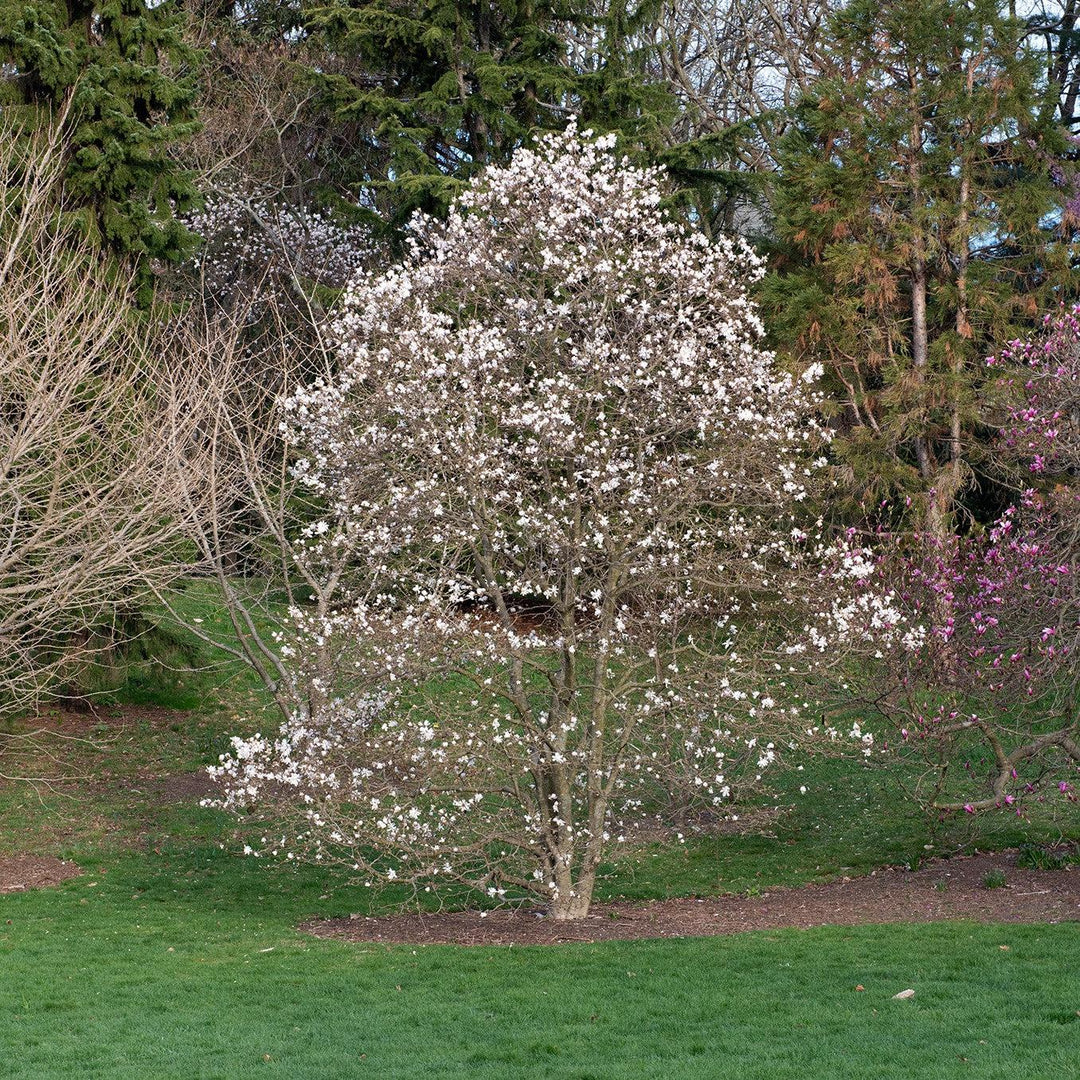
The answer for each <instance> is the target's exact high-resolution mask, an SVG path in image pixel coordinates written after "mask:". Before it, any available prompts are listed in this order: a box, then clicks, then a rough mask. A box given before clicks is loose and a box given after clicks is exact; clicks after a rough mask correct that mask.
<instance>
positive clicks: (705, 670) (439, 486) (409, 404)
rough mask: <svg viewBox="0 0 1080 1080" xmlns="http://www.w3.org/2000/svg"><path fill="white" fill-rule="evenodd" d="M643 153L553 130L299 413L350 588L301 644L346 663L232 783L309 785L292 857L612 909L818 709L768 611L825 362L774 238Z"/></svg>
mask: <svg viewBox="0 0 1080 1080" xmlns="http://www.w3.org/2000/svg"><path fill="white" fill-rule="evenodd" d="M611 147H612V142H611V141H610V140H607V139H601V140H590V139H589V138H588V137H587V136H585V135H582V136H579V135H578V134H577V132H576V131H574V130H571V131H569V132H568V133H566V134H565V135H560V136H557V137H549V138H546V139H545V140H544V141H543V142H541V143H540V145H539V147H538V148H537V149H536V150H522V151H519V152H518V153H517V154H516V155H515V156H514V158H513V160H512V162H511V163H510V165H509V166H507V167H506V168H502V169H495V168H492V169H488V170H486V171H485V172H484V173H483V174H482V175H481V176H480V177H479V178H478V179H477V180H475V181H474V182H473V183H472V184H471V185H470V187H469V188H468V190H467V191H466V192H465V193H464V194H463V195H462V196H461V197H460V198H459V199H458V200H457V202H456V203H455V204H454V205H453V206H452V207H451V210H450V213H449V216H448V218H447V219H446V221H445V222H436V221H434V220H429V219H423V218H422V219H419V220H418V221H417V222H416V223H415V227H414V230H413V242H412V255H411V257H410V258H409V259H408V260H407V261H405V262H404V263H403V264H401V265H398V266H393V267H391V268H390V269H388V270H386V271H385V272H381V273H370V274H366V275H361V276H359V277H357V278H356V279H355V280H354V281H353V282H352V284H351V285H350V286H349V288H348V290H347V291H346V295H345V298H344V302H343V304H342V306H341V308H340V310H339V312H338V314H337V318H336V323H335V328H334V332H335V334H336V340H337V342H338V351H339V358H340V370H339V372H338V374H337V375H336V376H334V377H333V378H330V379H326V380H324V381H321V382H317V383H315V384H313V385H311V386H308V387H306V388H303V389H300V390H298V391H297V392H296V393H295V394H294V395H293V396H292V398H291V400H290V401H289V402H288V403H287V423H288V425H289V428H290V430H291V431H292V432H293V435H294V438H295V439H296V442H297V445H298V446H299V448H300V453H301V455H302V459H301V460H300V461H299V463H298V465H297V471H298V474H299V475H300V476H302V477H303V479H304V480H305V482H306V483H307V484H308V485H309V487H310V488H311V490H313V491H314V492H316V493H318V494H319V495H320V496H321V497H322V498H323V499H325V501H326V504H327V506H328V508H329V510H328V514H327V517H326V518H325V519H324V520H322V521H320V522H319V523H318V524H317V525H316V526H314V527H313V528H311V529H310V530H309V531H308V533H307V535H306V536H305V538H304V540H303V542H302V544H301V548H300V557H301V558H302V559H303V560H305V561H307V563H308V564H309V565H317V564H320V563H325V564H327V565H331V564H333V565H341V566H343V567H345V569H344V571H343V573H344V574H345V576H346V578H347V582H348V593H349V601H348V603H347V604H342V605H340V606H337V607H335V608H334V609H333V610H325V609H324V610H321V611H317V610H311V609H307V610H298V611H296V612H295V615H294V626H295V629H294V633H293V635H292V638H291V640H289V641H288V642H287V643H286V646H285V650H286V654H287V656H288V657H289V658H291V660H292V662H294V663H295V664H297V665H299V666H303V665H304V664H305V663H308V661H309V658H310V657H313V656H323V655H326V654H327V649H326V646H327V643H328V642H337V643H340V647H337V646H335V650H336V651H335V650H331V652H332V654H333V655H334V656H335V657H337V659H336V660H335V661H334V663H332V664H330V665H328V666H324V667H323V668H321V669H320V668H319V667H318V665H315V666H314V667H313V668H312V669H311V671H310V673H309V684H310V686H311V687H312V694H311V697H310V702H311V704H310V706H309V707H306V708H305V709H302V710H300V711H298V712H297V713H296V715H294V716H293V717H292V718H290V719H289V720H288V721H287V722H286V723H285V724H284V726H283V727H282V729H281V731H280V732H279V733H278V734H277V735H276V736H275V737H273V738H263V737H256V738H255V739H250V740H247V741H241V740H237V742H236V745H235V749H234V752H233V754H232V755H230V756H227V757H226V758H225V759H224V760H223V762H222V764H221V766H220V768H219V769H218V770H216V771H217V774H218V776H220V777H221V778H222V779H223V780H224V781H225V782H226V784H227V787H228V792H229V793H228V799H227V802H228V805H231V806H242V805H246V804H249V803H253V802H258V801H260V800H265V799H268V798H269V799H271V800H277V801H278V802H279V806H278V807H277V813H278V817H277V818H276V819H275V820H276V822H277V827H276V829H275V831H274V832H272V833H271V832H269V831H268V834H267V837H266V842H265V844H264V845H262V849H265V850H268V851H271V852H277V853H279V854H281V853H284V854H287V855H289V856H290V857H301V858H308V859H314V860H322V861H340V862H343V863H344V864H345V865H347V866H349V867H352V868H353V869H355V870H356V871H357V872H358V873H360V874H361V875H362V876H363V877H364V879H365V880H367V881H370V882H372V883H377V882H379V881H393V880H398V881H408V882H411V883H413V884H414V885H415V887H417V888H424V889H431V888H437V887H438V886H439V884H440V883H442V882H464V883H466V884H468V885H470V886H472V887H474V888H477V889H481V890H484V891H485V892H486V893H487V894H488V895H489V896H491V897H494V898H499V897H502V896H504V895H507V894H514V895H522V894H532V895H535V896H537V897H539V898H541V899H542V900H543V901H544V902H546V903H547V904H548V905H549V907H550V910H551V912H552V914H553V915H554V916H555V917H556V918H575V917H580V916H583V915H585V914H586V913H587V911H588V907H589V903H590V900H591V896H592V891H593V887H594V884H595V881H596V876H597V872H598V870H599V868H600V865H601V862H602V861H603V860H604V859H605V858H606V857H607V856H609V855H610V853H611V851H612V849H613V847H615V846H616V845H618V844H620V843H623V842H626V841H629V840H632V839H634V838H635V837H639V836H641V835H643V834H645V833H649V832H650V831H653V832H654V831H655V829H656V828H657V827H668V828H671V827H672V823H673V822H678V821H692V820H694V818H695V814H696V815H698V816H699V819H700V815H708V814H712V815H714V816H715V815H716V814H718V813H720V812H722V810H723V807H724V805H725V803H726V802H727V800H728V799H729V798H730V797H731V792H732V789H733V787H734V786H735V785H736V784H738V783H741V782H744V781H749V782H753V780H754V779H755V778H756V777H758V776H760V774H761V772H762V771H763V770H764V769H766V768H767V767H768V766H769V765H770V764H771V763H772V762H773V761H774V760H775V758H776V756H777V754H778V753H779V752H780V750H781V748H782V747H784V746H787V745H788V744H789V743H790V742H791V741H792V739H793V738H794V733H795V732H796V730H797V729H798V728H799V727H800V725H801V723H802V722H801V721H800V719H799V717H798V716H797V714H796V712H795V710H794V708H793V707H792V706H791V705H790V704H788V703H787V702H786V701H784V700H781V699H780V692H781V691H782V689H783V687H782V686H780V685H778V684H776V683H774V682H773V683H771V682H768V681H766V679H765V678H764V677H762V675H761V674H760V672H757V671H755V666H756V665H757V664H758V663H759V662H760V656H757V655H755V654H754V653H753V651H750V650H747V651H744V650H742V649H741V648H740V645H739V642H740V635H739V633H737V632H736V629H735V622H736V621H737V620H738V619H747V618H748V617H752V613H753V610H754V606H755V604H756V603H757V600H758V598H760V597H762V596H766V595H767V596H769V597H770V598H771V601H773V602H775V598H776V596H777V595H780V596H781V597H784V596H786V597H787V598H788V599H789V600H791V599H792V598H794V597H795V595H796V590H794V589H793V588H792V586H791V580H790V579H791V576H792V574H794V573H795V572H796V571H797V564H798V562H799V560H800V558H802V557H803V556H802V555H801V554H800V551H801V548H802V546H803V545H802V541H803V540H804V537H805V534H804V533H803V532H802V531H801V527H800V525H799V522H800V521H801V520H802V518H803V517H804V516H807V515H810V516H811V518H812V510H811V509H810V504H811V503H812V502H813V500H812V498H811V496H812V495H813V493H814V491H815V485H816V477H817V474H818V472H819V466H820V464H821V461H820V460H817V459H816V458H815V455H816V454H817V453H818V448H819V447H820V445H821V443H822V442H823V438H824V437H823V433H822V432H821V430H819V428H818V427H817V425H816V424H815V422H814V420H813V417H814V416H815V414H816V405H817V401H816V398H815V396H814V393H813V392H812V390H811V389H810V385H809V384H810V381H811V380H812V378H813V373H811V375H810V376H809V377H808V379H806V380H796V379H793V378H792V377H790V376H789V375H786V374H784V373H783V372H781V371H780V370H778V368H777V366H776V365H775V363H774V359H773V357H772V355H771V354H769V353H767V352H765V351H763V350H762V348H761V347H760V344H759V340H760V337H761V327H760V324H759V321H758V317H757V314H756V312H755V310H754V307H753V304H752V303H751V301H750V299H749V298H748V296H747V292H746V286H747V283H748V282H749V281H751V280H752V279H753V278H754V277H755V276H756V275H757V274H758V273H759V272H760V264H759V261H758V259H757V258H756V257H755V256H754V255H753V253H752V252H751V251H750V250H749V249H748V248H747V247H746V246H745V245H743V244H742V243H740V242H738V241H733V240H726V239H720V240H716V241H709V240H707V239H706V238H705V237H704V236H703V235H701V234H699V233H697V232H694V231H693V230H691V229H688V228H686V227H685V226H683V225H680V224H678V223H677V222H675V221H673V220H671V219H670V218H669V217H668V216H667V215H666V213H665V212H664V211H663V210H662V208H661V200H662V197H663V175H662V173H661V172H660V171H658V170H647V169H639V168H636V167H633V166H631V165H630V164H629V163H628V162H626V161H625V160H624V161H620V160H618V159H617V158H616V157H615V156H614V155H613V153H612V150H611ZM343 552H344V553H345V556H346V557H344V558H343V556H342V553H343ZM751 621H752V619H751ZM769 671H770V673H772V676H773V678H774V679H775V678H779V676H778V675H777V674H776V672H775V670H774V669H773V668H772V667H771V666H770V668H769ZM675 827H676V828H677V827H678V826H677V825H676V826H675Z"/></svg>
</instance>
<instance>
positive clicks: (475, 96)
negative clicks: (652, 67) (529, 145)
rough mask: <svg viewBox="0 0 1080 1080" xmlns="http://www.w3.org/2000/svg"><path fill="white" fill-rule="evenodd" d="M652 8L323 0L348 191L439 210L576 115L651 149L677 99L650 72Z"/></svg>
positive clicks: (319, 22)
mask: <svg viewBox="0 0 1080 1080" xmlns="http://www.w3.org/2000/svg"><path fill="white" fill-rule="evenodd" d="M654 7H656V4H655V2H654V0H646V3H645V4H644V5H641V6H640V7H639V6H637V5H633V6H628V7H625V8H624V7H619V6H618V5H615V4H613V5H611V6H610V8H609V9H608V10H605V11H603V12H598V11H597V10H595V8H594V7H591V6H590V5H589V4H588V3H586V2H583V0H331V2H329V3H324V5H323V6H318V7H310V8H309V9H308V11H307V13H306V14H307V17H306V26H307V28H308V30H309V31H310V33H311V35H312V40H315V41H319V42H321V45H322V49H323V53H324V56H325V62H324V63H322V64H321V65H320V68H319V70H318V71H317V72H315V73H314V74H315V78H316V80H317V81H318V83H319V84H320V85H321V87H322V90H323V94H324V99H325V101H326V102H327V104H328V105H329V106H330V107H331V109H332V110H333V115H334V119H335V122H336V123H338V124H339V125H341V126H342V133H343V139H342V143H341V148H342V156H341V165H342V166H343V167H344V168H345V169H346V170H347V171H348V172H349V175H350V181H351V186H352V187H353V189H354V190H363V191H365V192H367V193H368V194H369V196H371V197H372V198H373V200H374V202H375V204H376V205H377V206H378V208H379V210H380V212H381V213H382V215H383V216H384V217H385V218H387V219H388V220H390V221H391V222H392V223H393V224H399V223H400V222H402V221H403V220H405V219H406V218H407V217H408V216H409V215H410V214H411V212H412V211H413V210H415V209H417V208H420V209H424V210H428V211H432V212H440V211H441V210H443V209H445V207H446V205H447V204H448V202H449V201H450V199H451V198H452V197H453V195H454V194H455V193H456V192H457V191H458V190H460V187H461V185H462V184H463V183H464V182H465V181H466V180H467V179H468V178H469V177H470V176H472V175H473V174H475V173H476V172H477V171H479V169H481V168H482V167H484V166H485V165H488V164H493V163H494V164H500V163H505V162H507V161H508V160H509V159H510V156H511V154H512V153H513V151H514V150H515V149H516V148H518V147H519V146H521V145H522V144H523V143H524V142H526V140H527V139H528V138H529V136H530V135H531V134H535V133H539V132H543V131H551V130H561V129H562V128H563V127H565V125H566V123H567V121H568V120H569V119H570V117H571V116H575V115H576V116H578V117H579V119H580V121H581V123H582V126H585V127H591V128H593V129H595V130H597V131H612V130H617V131H619V132H620V133H622V134H624V135H626V136H628V138H629V139H630V140H631V142H632V143H633V145H634V146H635V147H644V148H646V149H647V150H652V151H659V150H660V149H661V148H662V147H663V140H662V139H660V138H657V137H656V135H657V131H658V129H659V128H661V127H662V126H663V125H664V124H665V123H666V122H669V121H670V119H671V118H672V117H673V116H674V115H675V112H676V110H677V106H676V102H675V100H674V98H673V96H672V95H671V94H670V92H669V91H668V90H667V88H666V87H664V86H662V85H661V83H660V81H659V80H657V79H654V78H652V77H651V76H650V74H649V71H648V65H647V52H648V50H647V44H646V38H645V36H643V34H642V32H641V31H642V30H643V28H645V27H646V26H647V20H646V15H647V13H648V11H649V10H651V8H654Z"/></svg>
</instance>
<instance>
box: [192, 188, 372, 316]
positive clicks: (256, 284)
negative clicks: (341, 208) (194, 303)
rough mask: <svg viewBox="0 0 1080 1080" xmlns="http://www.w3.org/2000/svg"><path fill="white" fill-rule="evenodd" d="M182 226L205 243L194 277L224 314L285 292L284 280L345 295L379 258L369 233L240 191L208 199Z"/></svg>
mask: <svg viewBox="0 0 1080 1080" xmlns="http://www.w3.org/2000/svg"><path fill="white" fill-rule="evenodd" d="M184 224H185V225H186V226H187V227H188V228H189V229H191V231H192V232H194V233H197V234H198V235H199V236H200V237H202V245H201V246H200V248H199V250H198V251H197V252H196V254H195V256H194V257H193V259H192V264H191V265H192V269H193V270H195V271H196V272H197V273H198V274H199V275H200V276H201V278H202V280H203V288H204V290H205V291H206V292H207V293H208V294H209V295H212V296H214V297H215V298H216V299H217V300H218V302H219V303H220V304H221V305H222V306H224V307H231V306H232V305H233V304H234V303H236V302H237V301H241V302H243V303H244V304H247V305H252V304H255V303H257V300H258V297H259V296H261V295H263V294H265V293H266V292H267V291H268V290H281V289H282V284H281V281H280V278H281V276H282V275H287V276H288V277H289V278H290V279H292V280H294V281H303V282H305V283H307V285H309V286H310V285H323V286H328V287H330V288H334V289H340V288H343V287H344V285H345V284H346V282H348V281H349V279H350V278H351V277H353V275H355V274H357V273H358V272H360V271H361V270H363V269H365V268H366V267H367V266H369V265H371V263H372V261H373V258H374V254H375V245H374V244H373V242H372V238H371V232H370V230H369V229H368V228H367V227H365V226H362V225H344V224H341V223H340V222H338V221H336V220H334V218H333V217H332V216H331V215H330V214H329V213H327V212H325V211H320V210H312V209H307V208H305V207H302V206H295V205H290V204H289V203H287V202H284V201H283V200H281V199H280V198H271V197H270V196H267V195H262V194H259V193H257V192H255V191H251V190H248V189H246V188H245V187H244V186H243V185H240V184H236V185H228V184H224V185H222V186H221V187H219V188H218V189H217V190H215V191H214V192H213V193H211V194H209V195H208V196H207V197H206V199H205V202H204V205H203V207H202V209H200V210H196V211H193V212H192V213H190V214H189V215H187V217H186V218H185V219H184Z"/></svg>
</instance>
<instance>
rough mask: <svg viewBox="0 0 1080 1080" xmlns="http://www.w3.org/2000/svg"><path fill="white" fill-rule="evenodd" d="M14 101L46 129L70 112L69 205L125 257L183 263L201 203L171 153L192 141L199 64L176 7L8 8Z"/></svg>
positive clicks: (137, 0)
mask: <svg viewBox="0 0 1080 1080" xmlns="http://www.w3.org/2000/svg"><path fill="white" fill-rule="evenodd" d="M0 59H3V60H4V61H6V64H7V67H6V69H5V82H6V84H7V85H6V86H5V87H4V96H5V97H6V98H7V99H8V100H9V101H11V102H12V103H13V104H14V105H15V106H16V108H17V110H18V111H21V112H24V113H29V114H30V118H31V119H32V120H33V122H34V125H35V126H43V125H46V124H47V122H48V120H49V118H50V116H53V115H57V114H60V113H65V112H66V113H67V115H68V117H69V123H70V133H69V137H68V140H67V147H68V156H67V162H66V170H65V184H64V201H65V205H66V206H67V207H68V208H69V209H74V210H76V211H78V212H79V215H80V219H81V220H80V223H81V226H82V230H83V232H84V233H85V234H86V235H88V236H90V237H93V238H94V239H96V240H97V241H98V242H100V243H101V244H102V245H103V246H105V247H107V248H109V249H111V250H112V251H113V252H114V253H116V254H118V255H120V256H134V257H136V258H139V257H143V256H147V257H150V258H161V259H168V260H175V259H177V258H179V257H181V256H182V255H183V254H184V253H185V252H186V251H187V250H189V249H190V247H191V244H192V240H193V238H192V236H191V235H190V234H189V233H188V232H187V230H186V229H184V228H183V226H182V225H181V224H179V223H178V222H177V220H176V219H175V218H174V210H175V208H176V207H181V208H183V207H185V206H187V205H189V204H190V203H191V202H192V200H193V198H194V197H195V195H196V192H195V188H194V187H193V186H192V184H191V182H190V179H189V177H188V176H187V175H185V173H184V172H183V171H182V170H179V169H178V168H176V167H175V166H174V165H173V163H172V162H171V161H170V158H169V155H168V149H169V146H170V145H171V144H172V143H174V142H175V141H176V140H178V139H182V138H184V137H185V136H188V135H190V134H192V133H193V132H194V130H195V128H196V121H195V116H194V107H193V103H194V97H195V71H194V66H193V65H194V60H195V58H194V56H193V54H192V53H191V52H190V51H189V50H188V49H187V48H186V47H185V46H184V44H183V40H182V34H181V27H180V21H179V13H178V12H177V9H176V5H175V3H174V2H172V0H165V2H164V3H160V4H148V3H147V2H146V0H36V2H35V3H31V4H25V5H20V4H6V5H4V6H3V8H2V9H0Z"/></svg>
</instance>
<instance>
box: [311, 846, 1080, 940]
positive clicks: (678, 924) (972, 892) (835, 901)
mask: <svg viewBox="0 0 1080 1080" xmlns="http://www.w3.org/2000/svg"><path fill="white" fill-rule="evenodd" d="M995 872H998V873H1000V872H1004V874H1005V885H1004V886H1001V887H997V888H987V886H986V884H984V882H986V881H987V880H990V881H993V880H994V878H993V874H994V873H995ZM987 875H991V877H990V878H989V879H988V877H987ZM944 919H974V920H976V921H978V922H1017V923H1028V922H1046V923H1057V922H1067V921H1080V866H1075V865H1074V866H1071V867H1068V868H1066V869H1062V870H1026V869H1024V870H1021V869H1018V868H1017V867H1016V853H1015V852H1002V853H997V854H993V855H973V856H969V857H963V858H955V859H948V860H936V861H934V862H933V863H931V864H929V865H928V866H926V867H925V868H924V869H922V870H918V871H915V872H910V871H907V870H901V869H898V868H887V869H884V870H877V871H875V872H874V873H872V874H870V875H868V876H867V877H860V878H852V879H849V880H843V881H833V882H828V883H826V884H820V885H818V884H815V885H806V886H802V887H800V888H775V889H769V890H768V891H766V892H764V893H763V894H762V895H760V896H746V897H743V896H720V897H713V898H710V899H705V900H698V899H679V900H660V901H654V902H651V903H612V904H595V905H593V908H592V911H591V913H590V915H589V916H588V918H586V919H582V920H579V921H576V922H570V923H566V922H563V923H558V922H554V921H553V920H551V919H549V918H547V917H546V916H544V915H543V913H542V912H540V911H538V910H536V909H531V910H530V909H517V910H498V911H490V912H487V913H486V914H481V913H480V912H477V911H462V912H447V913H440V914H423V915H421V914H415V915H413V914H410V915H388V916H380V917H377V918H366V917H363V916H351V917H349V918H346V919H313V920H311V921H309V922H306V923H304V924H303V925H302V926H301V927H300V929H301V930H304V931H306V932H307V933H309V934H314V935H315V936H316V937H321V938H337V939H342V940H345V941H354V942H376V943H381V944H387V945H562V944H568V943H571V942H582V943H589V942H596V941H629V940H636V939H640V938H672V937H709V936H714V935H718V934H738V933H742V932H744V931H747V930H776V929H780V928H784V927H792V928H798V929H807V928H809V927H814V926H826V925H828V926H863V925H867V924H873V923H897V922H913V923H914V922H935V921H938V920H944Z"/></svg>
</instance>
